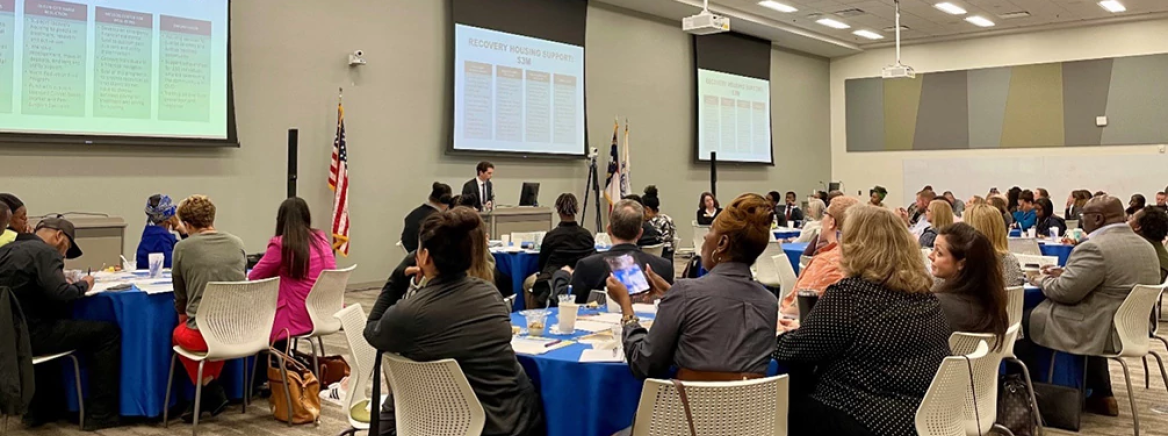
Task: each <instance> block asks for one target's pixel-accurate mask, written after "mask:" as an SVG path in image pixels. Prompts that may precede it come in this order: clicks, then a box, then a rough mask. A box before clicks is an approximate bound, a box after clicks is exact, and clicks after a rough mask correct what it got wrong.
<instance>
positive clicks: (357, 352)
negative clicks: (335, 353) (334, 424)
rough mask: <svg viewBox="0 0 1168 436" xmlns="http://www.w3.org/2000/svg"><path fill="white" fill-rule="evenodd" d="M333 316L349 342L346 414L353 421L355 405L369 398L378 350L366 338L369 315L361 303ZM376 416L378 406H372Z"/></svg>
mask: <svg viewBox="0 0 1168 436" xmlns="http://www.w3.org/2000/svg"><path fill="white" fill-rule="evenodd" d="M333 318H334V319H336V320H337V322H339V323H340V324H341V326H342V327H344V330H345V340H347V341H348V342H349V368H350V369H351V371H349V389H348V391H347V393H346V394H345V395H346V396H347V397H346V398H345V402H346V403H347V405H346V406H345V415H347V416H349V420H350V423H353V418H352V413H351V411H352V410H353V406H355V405H356V404H357V403H360V402H361V401H364V400H367V399H369V394H367V393H366V392H365V388H366V386H365V385H367V384H369V382H370V381H372V380H373V363H374V362H375V361H376V360H377V350H376V349H375V348H373V346H372V345H369V341H366V340H365V334H364V332H365V323H366V321H368V317H366V316H365V311H364V310H363V309H362V308H361V305H360V304H353V305H350V306H349V307H346V308H344V309H341V311H339V312H337V313H335V314H333ZM371 409H372V410H371V413H373V414H374V416H376V414H377V412H378V408H377V407H376V406H374V407H371Z"/></svg>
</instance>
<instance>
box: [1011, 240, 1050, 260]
mask: <svg viewBox="0 0 1168 436" xmlns="http://www.w3.org/2000/svg"><path fill="white" fill-rule="evenodd" d="M1007 243H1008V244H1009V246H1010V252H1011V253H1014V254H1015V255H1018V254H1029V255H1031V256H1042V249H1040V248H1038V240H1037V239H1034V238H1010V239H1009V240H1008V241H1007Z"/></svg>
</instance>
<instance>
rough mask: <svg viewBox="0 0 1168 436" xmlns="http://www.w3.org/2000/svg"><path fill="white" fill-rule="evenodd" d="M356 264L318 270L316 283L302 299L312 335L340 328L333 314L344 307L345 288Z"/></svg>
mask: <svg viewBox="0 0 1168 436" xmlns="http://www.w3.org/2000/svg"><path fill="white" fill-rule="evenodd" d="M355 269H357V265H353V266H350V267H348V268H345V269H336V270H334V269H326V270H324V271H321V272H320V276H319V277H317V278H316V283H313V284H312V289H311V290H309V291H308V297H307V298H305V299H304V308H305V309H307V310H308V318H309V319H311V320H312V335H313V336H316V335H327V334H332V333H336V332H337V331H338V330H340V329H341V323H340V322H339V321H337V319H336V318H335V317H333V315H334V314H336V313H337V311H339V310H341V309H342V308H344V307H345V288H346V287H347V286H349V276H350V275H351V274H353V270H355Z"/></svg>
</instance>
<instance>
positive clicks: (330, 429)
mask: <svg viewBox="0 0 1168 436" xmlns="http://www.w3.org/2000/svg"><path fill="white" fill-rule="evenodd" d="M377 292H378V291H377V290H369V291H359V292H350V293H349V294H348V295H347V298H346V299H347V301H348V302H349V304H361V305H362V306H363V307H364V308H365V310H366V311H368V310H369V309H370V308H371V307H372V306H373V300H374V299H375V298H376V297H377ZM325 347H326V348H327V350H328V353H329V354H342V355H344V354H346V353H347V351H348V346H347V345H346V344H345V340H344V337H343V335H332V336H329V337H326V338H325ZM1158 348H1159V347H1157V348H1156V349H1158ZM1152 365H1155V362H1154V361H1152ZM1129 366H1130V367H1131V368H1132V384H1133V385H1135V386H1136V387H1135V393H1136V407H1138V408H1139V411H1140V423H1141V425H1140V428H1141V429H1142V434H1145V435H1168V415H1158V414H1155V413H1153V412H1151V411H1150V410H1149V408H1150V407H1151V406H1152V405H1155V404H1159V405H1168V390H1166V388H1165V386H1164V381H1163V380H1161V379H1160V377H1159V376H1155V377H1153V379H1152V385H1151V389H1144V386H1143V385H1144V381H1143V380H1144V371H1143V367H1142V365H1141V364H1140V363H1139V362H1138V361H1132V362H1130V363H1129ZM1152 372H1153V374H1156V373H1157V371H1156V369H1155V366H1153V367H1152ZM1111 375H1112V383H1113V384H1114V386H1115V394H1116V397H1117V398H1118V399H1119V410H1120V416H1119V417H1117V418H1110V417H1103V416H1098V415H1090V414H1084V415H1083V430H1082V431H1080V432H1079V433H1073V432H1066V431H1061V430H1054V429H1052V430H1049V431H1048V432H1047V434H1048V435H1075V434H1079V435H1100V436H1103V435H1107V436H1111V435H1130V434H1132V420H1131V407H1130V406H1129V405H1128V401H1127V387H1126V386H1125V385H1124V381H1123V371H1122V370H1121V369H1120V367H1119V365H1118V364H1115V363H1113V364H1112V369H1111ZM322 408H323V409H324V410H323V413H322V415H321V419H320V425H318V426H314V425H301V426H296V427H292V428H289V427H288V426H287V424H283V423H280V422H277V421H276V420H275V419H273V418H272V416H271V413H270V412H269V410H268V404H267V400H262V399H260V400H257V401H255V402H253V403H252V406H251V407H249V408H248V413H247V414H241V413H240V407H239V405H234V406H233V407H231V408H228V409H227V411H226V412H224V413H223V414H222V415H219V416H218V417H215V418H211V419H208V420H206V421H204V422H202V423H200V424H199V434H200V435H203V436H265V435H288V436H306V435H317V436H319V435H336V434H338V433H340V432H341V431H344V430H345V429H347V428H349V424H348V420H347V419H346V417H345V415H344V413H342V411H341V408H340V407H339V406H336V405H332V404H329V403H324V404H323V405H322ZM792 419H794V417H792ZM159 421H160V420H156V421H148V422H141V423H136V424H132V425H127V426H124V427H120V428H116V429H109V430H103V431H100V432H97V433H86V432H82V431H80V430H78V428H77V426H76V425H70V424H58V425H49V426H45V427H43V428H39V429H36V430H25V429H24V428H22V426H21V424H20V420H19V419H12V420H10V422H9V424H8V427H9V428H8V434H10V435H14V436H32V435H63V436H70V435H92V434H97V435H102V436H149V435H183V434H190V432H191V426H190V425H188V424H185V423H183V422H182V421H179V420H177V419H176V420H174V421H172V422H171V424H170V428H163V427H162V424H161V422H159ZM597 436H607V435H597Z"/></svg>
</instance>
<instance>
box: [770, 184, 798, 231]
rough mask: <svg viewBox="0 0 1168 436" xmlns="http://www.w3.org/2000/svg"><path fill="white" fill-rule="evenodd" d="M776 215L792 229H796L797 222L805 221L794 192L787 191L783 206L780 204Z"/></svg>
mask: <svg viewBox="0 0 1168 436" xmlns="http://www.w3.org/2000/svg"><path fill="white" fill-rule="evenodd" d="M775 214H776V215H781V216H782V217H783V221H786V222H787V225H788V226H790V227H796V226H797V222H799V221H803V210H802V209H799V203H798V198H797V196H796V195H795V193H794V192H791V191H787V194H786V195H785V196H784V199H783V204H780V205H779V206H778V208H777V209H775Z"/></svg>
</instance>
